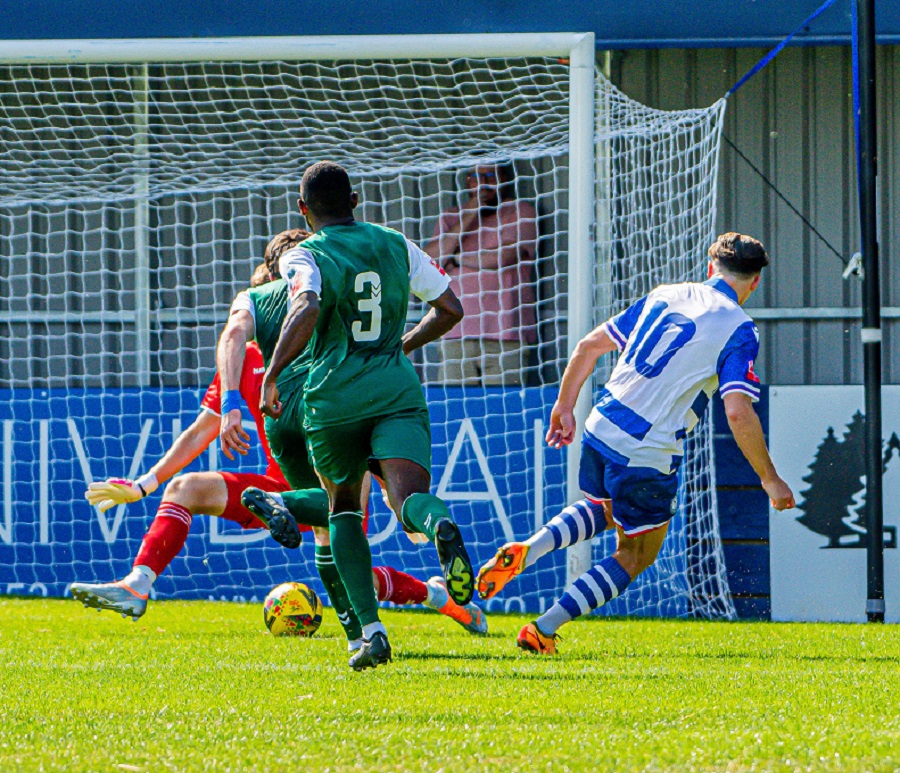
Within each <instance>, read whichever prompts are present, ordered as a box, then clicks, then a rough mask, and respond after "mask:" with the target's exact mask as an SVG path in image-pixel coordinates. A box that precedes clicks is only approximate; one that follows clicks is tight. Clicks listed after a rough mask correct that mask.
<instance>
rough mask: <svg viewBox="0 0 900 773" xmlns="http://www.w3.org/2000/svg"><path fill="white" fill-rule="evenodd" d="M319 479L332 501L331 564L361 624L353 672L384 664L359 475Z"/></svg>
mask: <svg viewBox="0 0 900 773" xmlns="http://www.w3.org/2000/svg"><path fill="white" fill-rule="evenodd" d="M322 482H323V483H324V484H325V489H326V491H328V496H329V499H330V500H331V509H332V513H331V517H330V519H329V535H330V537H331V550H332V553H333V555H334V563H335V566H336V567H337V569H338V572H340V575H341V581H342V582H343V583H344V587H346V588H347V594H348V595H349V597H350V602H351V603H352V605H353V611H354V612H356V616H357V618H358V619H359V622H360V624H361V625H362V638H363V643H362V647H360V649H359V651H358V652H357V653H356V654H355V655H353V656H352V657H351V658H350V661H349V664H350V667H351V668H353V669H354V670H355V671H362V670H363V669H366V668H374V667H375V666H378V665H381V664H382V663H387V662H388V661H390V660H391V656H392V653H391V645H390V644H389V643H388V638H387V631H386V630H385V627H384V625H383V624H382V622H381V620H380V618H379V616H378V598H377V597H376V595H375V587H374V584H373V582H372V553H371V550H370V549H369V541H368V539H366V533H365V530H364V529H363V513H362V511H361V510H360V509H359V498H360V490H361V487H362V486H361V484H362V474H360V477H359V479H358V480H356V481H354V480H353V479H352V478H351V479H350V480H347V481H344V482H342V483H336V482H334V481H331V480H329V479H328V478H326V477H325V476H324V473H323V474H322Z"/></svg>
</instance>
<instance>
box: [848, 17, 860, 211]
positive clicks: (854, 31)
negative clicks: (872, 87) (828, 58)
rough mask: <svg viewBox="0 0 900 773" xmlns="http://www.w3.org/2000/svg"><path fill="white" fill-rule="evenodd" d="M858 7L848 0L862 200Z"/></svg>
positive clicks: (858, 189)
mask: <svg viewBox="0 0 900 773" xmlns="http://www.w3.org/2000/svg"><path fill="white" fill-rule="evenodd" d="M858 38H859V8H857V5H856V0H850V58H851V60H852V65H853V131H854V135H853V136H854V139H855V140H856V195H857V197H858V198H857V201H862V151H861V149H860V147H859V121H860V116H859V112H860V110H859V40H858Z"/></svg>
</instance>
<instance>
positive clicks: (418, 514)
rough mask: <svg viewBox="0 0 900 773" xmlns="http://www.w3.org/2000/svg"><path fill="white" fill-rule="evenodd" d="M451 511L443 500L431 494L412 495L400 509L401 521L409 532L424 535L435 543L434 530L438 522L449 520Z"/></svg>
mask: <svg viewBox="0 0 900 773" xmlns="http://www.w3.org/2000/svg"><path fill="white" fill-rule="evenodd" d="M449 517H450V511H449V510H448V509H447V505H446V504H444V500H443V499H438V498H437V497H435V496H432V495H431V494H411V495H410V496H409V497H407V499H406V501H405V502H404V503H403V507H402V508H400V520H401V522H402V523H403V525H404V526H405V527H406V528H407V529H408V530H409V531H417V532H421V533H422V534H424V535H425V536H426V537H428V539H430V540H431V541H432V542H434V530H435V527H436V526H437V525H438V521H440V520H441V519H442V518H449Z"/></svg>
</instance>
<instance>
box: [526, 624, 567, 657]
mask: <svg viewBox="0 0 900 773" xmlns="http://www.w3.org/2000/svg"><path fill="white" fill-rule="evenodd" d="M558 640H559V634H553V636H544V634H542V633H541V631H540V629H539V628H538V627H537V623H528V625H526V626H524V627H523V628H522V630H521V631H519V635H518V636H517V637H516V645H517V646H518V647H519V649H520V650H525V651H526V652H535V653H537V654H538V655H555V654H556V642H557V641H558Z"/></svg>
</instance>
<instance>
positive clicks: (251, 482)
mask: <svg viewBox="0 0 900 773" xmlns="http://www.w3.org/2000/svg"><path fill="white" fill-rule="evenodd" d="M219 475H221V476H222V479H223V480H224V481H225V487H226V488H227V489H228V501H227V503H226V505H225V511H224V512H223V513H222V515H221V516H220V517H221V518H225V519H226V520H229V521H234V523H238V524H240V525H241V528H243V529H265V528H266V527H265V524H264V523H263V522H262V521H260V520H259V518H257V517H256V516H255V515H253V513H251V512H250V511H249V510H248V509H247V508H246V507H244V506H243V505H242V504H241V494H242V493H243V492H244V489H246V488H250V487H251V486H253V487H254V488H258V489H262V490H263V491H273V492H275V493H278V494H280V493H281V492H282V491H290V490H291V487H290V486H289V485H288V484H287V483H286V482H285V481H283V480H279V479H278V478H272V477H269V476H268V475H257V474H256V473H252V472H222V471H219ZM309 530H310V528H309V526H303V525H302V524H300V531H309Z"/></svg>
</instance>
